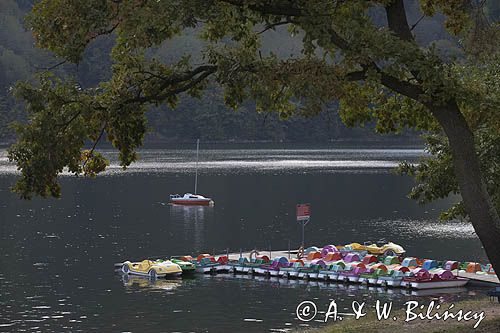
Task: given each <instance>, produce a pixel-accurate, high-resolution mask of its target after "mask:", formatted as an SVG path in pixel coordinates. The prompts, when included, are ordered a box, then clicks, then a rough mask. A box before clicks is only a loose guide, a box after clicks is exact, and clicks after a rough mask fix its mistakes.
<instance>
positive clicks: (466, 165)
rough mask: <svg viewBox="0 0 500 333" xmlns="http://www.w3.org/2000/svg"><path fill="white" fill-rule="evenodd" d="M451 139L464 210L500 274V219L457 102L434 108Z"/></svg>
mask: <svg viewBox="0 0 500 333" xmlns="http://www.w3.org/2000/svg"><path fill="white" fill-rule="evenodd" d="M431 112H432V114H433V115H434V117H436V119H437V120H438V122H439V124H440V125H441V127H442V128H443V130H444V132H445V133H446V135H447V137H448V141H449V143H450V148H451V153H452V157H453V167H454V170H455V175H456V177H457V181H458V185H459V187H460V193H461V195H462V199H463V202H464V205H465V209H466V210H467V213H468V214H469V216H470V220H471V222H472V226H473V227H474V230H475V231H476V234H477V236H478V237H479V239H480V240H481V243H482V244H483V247H484V250H485V251H486V255H487V256H488V258H489V260H490V262H491V264H492V265H493V268H494V269H495V272H497V273H500V218H499V216H498V212H497V211H496V208H495V206H494V205H493V203H492V201H491V198H490V196H489V194H488V191H487V189H486V184H485V182H484V179H483V178H482V176H481V170H480V167H479V159H478V157H477V154H476V150H475V145H474V136H473V134H472V131H471V130H470V128H469V126H468V124H467V121H466V120H465V118H464V116H463V115H462V113H461V112H460V109H459V107H458V105H457V103H456V102H455V101H451V102H449V103H448V104H446V105H444V106H435V107H431Z"/></svg>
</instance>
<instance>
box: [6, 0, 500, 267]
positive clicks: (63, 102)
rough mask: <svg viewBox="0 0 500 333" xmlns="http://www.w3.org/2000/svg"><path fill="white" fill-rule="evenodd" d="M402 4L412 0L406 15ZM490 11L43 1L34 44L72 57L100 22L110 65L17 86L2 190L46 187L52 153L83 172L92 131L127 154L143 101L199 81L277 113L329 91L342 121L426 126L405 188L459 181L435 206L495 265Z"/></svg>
mask: <svg viewBox="0 0 500 333" xmlns="http://www.w3.org/2000/svg"><path fill="white" fill-rule="evenodd" d="M407 4H412V5H415V4H418V5H419V7H420V11H421V16H420V17H419V18H416V19H415V21H413V22H414V23H413V22H412V23H410V22H409V19H408V15H407V11H406V5H407ZM486 4H487V6H486ZM486 9H487V10H489V11H490V13H489V14H488V12H487V10H486ZM495 12H496V13H498V2H495V1H492V2H491V1H490V2H488V3H487V2H486V1H480V0H465V1H464V0H419V1H404V0H371V1H366V0H349V1H347V0H328V1H327V0H294V1H292V0H189V1H188V0H108V1H102V0H89V1H70V0H50V1H49V0H41V1H40V2H38V3H37V4H36V5H35V6H34V8H33V10H32V13H31V14H30V15H29V17H28V19H27V22H28V25H29V26H30V28H31V29H32V31H33V34H34V38H35V40H36V43H37V45H38V46H39V47H41V48H44V49H47V50H50V51H52V52H54V53H55V54H56V55H57V56H59V57H61V58H63V59H64V61H67V62H75V63H78V62H81V61H82V60H83V59H84V54H85V51H86V50H87V49H88V47H89V45H91V44H92V43H93V42H94V41H96V40H98V39H99V38H100V37H101V36H108V35H110V34H113V35H114V36H116V38H115V44H114V46H113V48H112V51H111V60H112V65H111V77H110V79H109V80H104V81H102V82H100V83H98V84H96V85H95V86H93V87H90V88H88V87H82V86H81V85H79V84H78V82H76V81H75V80H72V79H61V78H60V77H57V76H54V75H53V74H51V73H44V74H43V75H41V76H40V78H39V82H38V83H37V84H32V83H26V82H25V83H19V84H18V85H17V86H16V89H15V94H16V96H17V97H19V98H20V99H22V100H23V101H24V102H25V105H26V110H27V112H28V118H29V122H28V123H27V124H24V125H18V126H17V133H18V141H17V143H16V144H14V145H13V146H12V147H11V148H10V150H9V158H10V159H11V160H13V161H15V162H16V163H17V165H18V168H19V169H20V170H21V177H20V179H19V181H18V182H17V184H16V186H15V188H14V190H15V191H16V192H18V193H19V194H21V196H22V197H25V198H29V197H31V195H33V194H37V195H41V196H49V195H52V196H58V195H59V194H60V188H59V184H58V182H57V177H58V175H59V174H60V173H61V172H62V171H63V170H64V168H68V170H69V171H70V172H72V173H75V174H80V173H83V174H85V175H89V176H95V175H96V174H97V173H99V172H101V171H103V170H104V169H105V167H106V165H107V161H106V159H105V158H104V157H103V156H102V155H101V154H99V153H98V152H97V151H96V150H95V147H96V145H97V143H98V142H99V140H101V139H102V138H103V137H106V138H107V140H109V141H110V142H111V143H112V144H113V146H114V147H116V149H118V151H119V158H120V161H121V165H122V166H123V167H127V166H128V165H130V163H132V162H134V161H135V160H136V158H137V155H136V149H137V147H139V146H140V145H141V144H142V143H143V139H144V134H145V132H146V129H147V126H146V117H145V113H146V111H147V110H148V109H149V108H150V107H152V106H153V107H156V108H158V107H161V106H163V105H167V106H169V107H172V108H174V107H176V106H177V105H178V103H179V99H180V96H181V95H189V96H191V97H200V96H201V95H202V93H203V91H204V90H206V89H208V87H212V86H217V87H218V88H219V89H221V90H222V91H223V93H224V102H225V104H226V105H228V106H230V107H232V108H238V107H239V106H241V105H242V104H243V103H245V101H248V100H250V101H252V102H253V103H255V109H256V111H257V112H260V113H276V114H278V115H279V117H280V118H282V119H288V118H290V117H292V116H294V115H305V116H316V115H319V114H322V113H323V112H325V110H326V109H328V107H329V105H330V103H332V102H333V101H336V102H338V104H339V106H340V109H339V114H340V117H341V119H342V120H343V122H344V123H346V124H348V125H351V126H354V125H362V124H365V123H367V122H375V124H376V130H377V131H378V132H382V133H387V132H398V131H401V130H402V129H404V128H413V129H417V130H421V131H425V132H427V133H429V134H430V136H429V137H428V147H429V149H430V151H431V152H432V153H433V154H434V156H435V157H434V158H432V159H428V160H425V161H423V163H422V164H421V165H420V166H416V167H415V166H408V165H406V166H403V167H402V171H403V172H408V173H411V174H414V175H416V177H417V179H418V180H420V181H421V184H419V186H417V187H416V188H415V189H414V190H413V192H412V196H413V197H416V198H420V199H421V200H423V201H426V200H432V199H434V198H438V197H443V196H446V195H447V194H449V193H455V192H457V191H458V190H459V191H460V194H461V196H462V198H463V208H464V209H462V208H461V205H462V204H459V205H458V206H455V207H454V208H453V209H452V211H451V212H449V214H448V215H450V216H451V215H454V214H455V215H457V214H462V213H464V212H466V213H467V214H468V215H469V216H470V219H471V221H472V223H473V226H474V229H475V231H476V233H477V234H478V236H479V238H480V239H481V241H482V243H483V245H484V247H485V250H486V252H487V254H488V257H489V258H490V260H491V262H492V264H493V266H494V267H495V268H497V269H499V268H500V242H499V241H498V240H499V239H500V218H499V216H498V209H497V207H495V203H494V201H496V202H497V204H498V200H497V199H495V198H497V197H498V196H497V194H496V193H497V192H498V189H497V187H498V184H497V182H496V180H497V179H496V177H497V176H496V174H497V172H496V168H495V167H492V166H491V162H495V161H496V160H495V159H494V160H487V159H488V158H489V156H490V154H495V150H496V149H498V145H497V143H498V141H497V139H496V136H495V135H498V132H499V129H500V128H499V123H500V122H499V112H498V110H499V106H500V103H499V95H498V92H499V90H498V82H499V80H498V75H499V73H498V59H499V52H498V45H500V43H499V41H500V32H499V31H500V30H499V26H498V22H496V21H492V20H491V18H492V17H493V16H491V13H495ZM435 16H442V17H443V19H442V20H441V22H442V24H443V26H444V27H445V28H446V29H447V31H448V32H449V33H450V34H451V35H452V36H454V37H452V38H450V39H449V40H447V41H446V42H445V43H444V45H443V43H432V42H431V43H423V42H422V40H420V39H419V38H418V36H417V35H416V33H415V31H414V29H415V28H416V27H417V26H418V24H419V22H421V21H422V20H425V19H426V18H428V17H435ZM375 18H382V21H379V20H376V19H375ZM283 27H286V28H287V29H288V32H289V34H290V35H291V36H300V38H301V46H302V49H301V52H300V53H298V54H291V55H290V56H279V55H278V54H276V53H275V52H269V51H266V50H263V49H262V40H263V36H265V35H266V34H268V33H269V32H270V31H272V30H273V29H281V28H283ZM193 30H195V31H196V32H197V33H198V34H199V36H200V38H202V39H203V41H204V42H203V44H202V47H201V48H200V50H199V52H197V54H192V52H187V53H186V54H184V55H182V56H180V57H178V58H176V59H171V60H169V61H162V60H161V59H158V58H156V57H155V56H154V55H152V54H151V53H150V52H149V50H150V49H151V48H156V47H160V46H162V45H167V47H168V43H169V41H171V40H172V39H173V38H174V37H176V36H178V35H181V34H183V33H184V32H186V31H193ZM451 45H456V46H457V47H456V48H454V49H453V51H452V48H451V47H450V46H451ZM443 51H445V52H443ZM451 51H452V52H451ZM87 141H92V142H94V143H93V144H92V146H91V149H84V146H85V144H86V142H87ZM484 147H489V148H488V149H486V153H485V154H482V152H481V150H480V149H482V148H484ZM490 193H493V194H490ZM492 198H493V199H492Z"/></svg>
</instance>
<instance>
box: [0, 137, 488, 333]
mask: <svg viewBox="0 0 500 333" xmlns="http://www.w3.org/2000/svg"><path fill="white" fill-rule="evenodd" d="M107 155H108V156H109V157H110V158H111V161H112V163H111V166H110V168H109V170H108V171H107V172H106V173H105V174H103V175H101V176H99V177H97V178H96V179H93V180H92V179H84V178H81V177H79V178H77V177H74V176H68V175H65V176H63V177H62V178H61V182H62V193H63V196H62V198H61V199H34V200H32V201H21V200H19V199H18V198H17V197H16V195H14V194H12V193H11V192H10V190H9V187H10V186H12V184H13V183H14V181H15V179H16V169H15V166H13V165H11V164H9V163H8V161H7V158H6V153H5V151H3V150H2V151H0V285H1V289H0V332H3V331H13V332H17V331H23V330H24V331H30V332H36V331H41V332H61V331H73V332H77V331H82V332H88V331H97V332H234V331H237V332H287V331H289V330H291V329H295V328H297V327H299V326H304V325H306V323H301V322H300V321H298V320H297V318H296V315H295V308H296V306H297V305H298V304H299V303H300V302H302V301H303V300H315V301H316V302H317V303H318V304H324V305H325V309H324V310H326V305H327V304H328V303H329V301H330V300H331V299H335V300H336V301H337V302H338V303H339V304H340V307H344V308H345V307H347V305H348V304H350V302H351V301H352V300H366V301H367V302H368V304H370V306H372V305H373V304H374V302H375V300H377V299H380V300H390V301H393V302H395V304H397V305H401V304H403V303H404V302H406V301H407V300H409V299H413V298H420V299H427V298H429V299H430V298H436V297H438V298H440V299H443V300H446V301H454V300H458V299H462V298H468V297H475V296H476V295H478V294H481V293H482V292H483V291H481V290H474V289H464V290H458V291H456V292H454V293H451V294H440V295H424V296H422V295H411V293H409V292H407V291H401V290H397V289H395V290H390V291H385V290H383V289H380V288H368V287H362V286H349V285H343V284H325V283H318V282H310V283H305V282H302V281H286V280H269V279H264V278H251V277H234V276H231V275H217V276H196V277H195V278H192V279H177V280H158V281H157V282H156V283H153V282H150V281H149V280H147V279H142V278H137V277H135V278H134V277H130V278H126V277H122V276H121V275H119V274H116V273H115V272H114V271H113V264H114V263H116V262H122V261H124V260H127V259H129V260H141V259H143V258H147V257H154V258H156V257H165V256H170V255H181V254H198V253H201V252H209V253H223V252H225V251H226V250H229V251H231V252H239V251H240V249H242V250H251V249H253V248H258V249H261V250H265V251H268V250H271V251H272V250H273V249H274V250H283V249H287V248H288V244H289V243H290V244H291V246H292V247H293V248H297V247H298V246H299V243H300V239H301V234H300V227H299V225H298V223H297V222H296V221H295V205H296V204H297V203H302V202H308V203H311V212H312V213H311V214H312V215H311V221H310V223H309V224H308V225H307V226H306V232H305V240H306V245H308V246H310V245H317V246H322V245H324V244H330V243H332V244H346V243H350V242H355V241H356V242H363V241H367V240H371V241H393V242H395V243H398V244H401V245H402V246H404V247H405V248H406V250H407V253H408V254H409V255H415V256H419V257H431V258H434V259H456V260H479V261H485V260H486V257H485V254H484V251H483V249H482V247H481V244H480V242H479V241H478V239H477V237H476V235H475V234H474V231H473V229H472V227H471V226H470V225H469V224H467V223H463V222H446V223H445V222H439V221H438V219H437V217H438V214H439V212H440V210H442V209H443V208H445V207H448V206H449V204H450V203H451V202H453V199H449V200H443V201H440V202H436V203H434V204H431V205H426V206H419V205H418V204H417V203H415V202H414V201H412V200H410V199H408V198H406V194H407V193H408V191H409V190H410V188H411V186H412V184H413V181H412V179H410V178H408V177H404V176H399V175H396V174H395V173H394V171H393V168H394V167H395V166H396V165H397V164H398V162H399V161H403V160H407V161H412V162H416V161H418V159H419V158H420V157H422V156H423V155H424V151H423V150H421V149H414V148H394V147H389V148H380V147H378V148H373V147H367V148H366V149H359V148H353V147H350V146H344V147H339V146H338V145H335V146H334V145H333V144H332V146H331V147H324V146H323V147H318V148H317V149H308V148H307V147H306V146H303V147H299V148H297V147H292V146H287V145H258V146H256V145H233V146H231V145H226V146H218V145H213V146H205V147H204V146H203V145H202V151H201V152H200V174H199V183H198V190H199V191H198V192H199V193H200V194H204V195H206V196H210V197H212V198H213V199H214V201H215V205H214V207H173V206H170V205H168V198H169V194H174V193H182V194H183V193H185V192H189V191H193V188H194V170H195V166H194V165H195V164H194V159H195V152H194V150H193V149H189V148H188V147H184V146H180V147H175V148H173V147H167V148H163V149H159V148H155V149H144V150H141V151H140V156H141V159H140V161H138V162H137V163H135V164H134V165H132V166H131V167H130V168H129V169H128V170H126V171H124V170H122V169H121V168H120V167H119V166H118V165H117V162H116V156H117V155H116V153H114V152H112V151H107ZM455 199H456V198H455ZM307 325H313V326H314V325H321V323H319V322H317V321H312V322H309V323H307Z"/></svg>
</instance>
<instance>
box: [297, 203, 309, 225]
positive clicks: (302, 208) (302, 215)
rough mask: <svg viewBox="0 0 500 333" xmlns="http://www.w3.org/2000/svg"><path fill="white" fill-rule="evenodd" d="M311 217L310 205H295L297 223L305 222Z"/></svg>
mask: <svg viewBox="0 0 500 333" xmlns="http://www.w3.org/2000/svg"><path fill="white" fill-rule="evenodd" d="M310 217H311V204H298V205H297V221H307V220H309V218H310Z"/></svg>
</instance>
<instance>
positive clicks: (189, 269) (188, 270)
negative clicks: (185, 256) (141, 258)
mask: <svg viewBox="0 0 500 333" xmlns="http://www.w3.org/2000/svg"><path fill="white" fill-rule="evenodd" d="M162 261H165V260H162V259H159V260H157V262H162ZM170 261H171V262H173V263H174V264H177V265H179V267H180V268H181V269H182V275H188V274H193V273H194V272H195V271H196V266H195V265H194V264H193V263H191V262H189V261H184V260H181V259H176V258H172V259H170Z"/></svg>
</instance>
